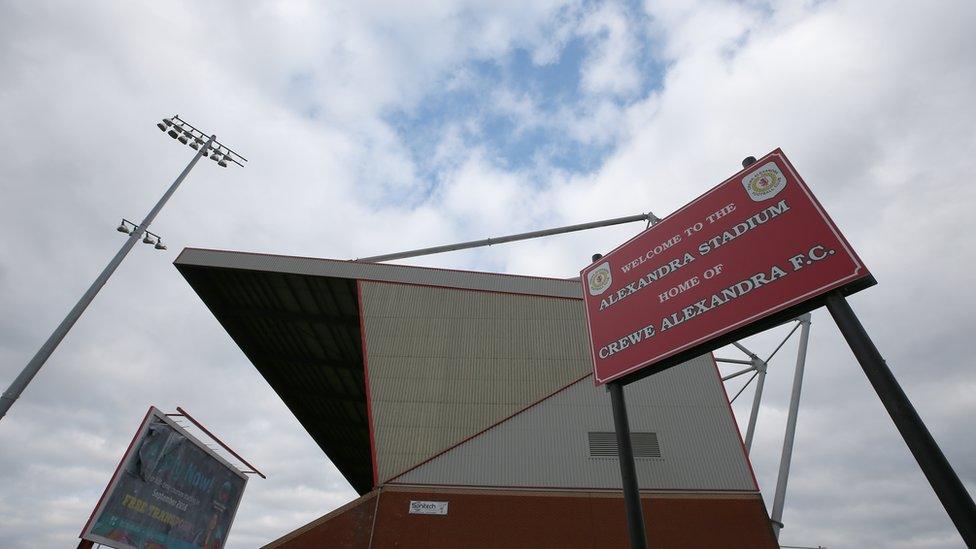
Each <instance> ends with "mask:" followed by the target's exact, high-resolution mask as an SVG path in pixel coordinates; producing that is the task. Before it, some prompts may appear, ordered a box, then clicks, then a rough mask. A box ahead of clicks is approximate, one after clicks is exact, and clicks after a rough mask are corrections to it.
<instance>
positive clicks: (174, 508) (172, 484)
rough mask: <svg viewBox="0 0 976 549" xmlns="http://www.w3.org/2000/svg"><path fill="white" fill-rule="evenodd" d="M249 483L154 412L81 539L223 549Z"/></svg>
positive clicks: (123, 547) (159, 548)
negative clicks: (246, 485)
mask: <svg viewBox="0 0 976 549" xmlns="http://www.w3.org/2000/svg"><path fill="white" fill-rule="evenodd" d="M245 484H247V476H245V475H244V473H241V472H240V471H239V470H237V469H236V468H235V467H234V466H232V465H231V464H230V463H228V462H227V461H225V460H224V459H223V458H221V457H220V456H219V455H217V454H216V453H214V452H213V451H212V450H211V449H210V448H208V447H207V446H206V445H204V444H203V443H202V442H200V441H198V440H197V439H196V438H194V437H193V436H191V435H190V434H189V433H188V432H186V431H185V430H184V429H183V428H182V427H180V426H179V425H177V424H176V423H175V422H174V421H172V420H171V419H170V418H168V417H166V415H165V414H163V413H162V412H160V411H159V410H158V409H156V408H150V409H149V412H148V413H147V414H146V418H145V419H144V420H143V422H142V425H141V426H140V428H139V431H138V432H137V433H136V436H135V438H133V440H132V443H131V444H130V445H129V448H128V450H127V451H126V453H125V456H123V458H122V462H121V463H120V464H119V468H118V469H117V470H116V472H115V475H114V476H113V477H112V480H111V482H110V483H109V485H108V488H106V490H105V493H104V494H103V495H102V498H101V500H100V501H99V503H98V505H97V506H96V508H95V511H94V513H92V516H91V518H90V519H89V520H88V524H86V525H85V530H84V531H83V532H82V535H81V537H82V539H86V540H90V541H93V542H96V543H100V544H102V545H106V546H108V547H116V548H119V549H129V548H132V549H135V548H138V549H163V548H166V549H196V548H201V549H219V548H221V547H223V546H224V543H225V542H226V541H227V535H228V533H229V532H230V527H231V524H232V523H233V522H234V515H235V513H236V512H237V506H238V504H239V503H240V500H241V496H242V495H243V493H244V486H245Z"/></svg>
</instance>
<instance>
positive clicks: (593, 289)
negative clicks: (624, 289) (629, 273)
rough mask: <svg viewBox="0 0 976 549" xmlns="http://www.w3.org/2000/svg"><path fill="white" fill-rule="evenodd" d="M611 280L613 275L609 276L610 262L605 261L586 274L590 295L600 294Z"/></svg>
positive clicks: (608, 285) (605, 289)
mask: <svg viewBox="0 0 976 549" xmlns="http://www.w3.org/2000/svg"><path fill="white" fill-rule="evenodd" d="M611 282H613V277H611V276H610V263H608V262H606V261H604V262H603V263H601V264H600V266H599V267H597V268H596V269H593V270H592V271H590V272H589V273H587V275H586V285H587V286H588V287H589V289H590V295H600V294H602V293H603V292H605V291H607V288H609V287H610V283H611Z"/></svg>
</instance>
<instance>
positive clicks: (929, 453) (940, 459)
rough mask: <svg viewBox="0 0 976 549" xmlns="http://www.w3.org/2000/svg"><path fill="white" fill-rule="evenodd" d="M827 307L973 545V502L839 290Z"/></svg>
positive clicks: (975, 510)
mask: <svg viewBox="0 0 976 549" xmlns="http://www.w3.org/2000/svg"><path fill="white" fill-rule="evenodd" d="M827 310H828V311H830V316H832V317H834V322H836V323H837V327H838V328H840V331H841V333H842V334H843V335H844V339H846V340H847V344H848V345H850V347H851V351H853V352H854V356H855V357H857V361H858V362H859V363H860V364H861V368H862V369H863V370H864V374H865V375H866V376H867V377H868V381H870V382H871V385H872V386H873V387H874V390H875V391H876V392H877V393H878V398H880V399H881V403H882V404H884V407H885V410H887V411H888V415H889V416H891V421H892V422H894V424H895V427H897V428H898V432H899V433H901V436H902V438H903V439H905V444H907V445H908V449H909V450H910V451H911V452H912V455H913V456H915V460H916V461H917V462H918V465H919V467H921V468H922V472H923V473H924V474H925V478H927V479H928V481H929V484H931V485H932V489H933V490H934V491H935V495H936V496H938V497H939V501H941V502H942V506H943V507H945V510H946V512H947V513H948V514H949V518H950V519H952V522H953V524H955V525H956V529H957V530H959V535H960V536H962V539H963V541H964V542H965V543H966V545H967V546H968V547H976V505H974V504H973V498H972V497H971V496H970V495H969V493H968V492H967V491H966V488H965V486H963V484H962V482H961V481H960V480H959V477H958V476H957V475H956V472H955V471H954V470H953V469H952V465H950V464H949V461H948V460H947V459H946V457H945V455H943V453H942V450H941V449H940V448H939V445H938V444H937V443H936V442H935V439H933V438H932V435H931V434H930V433H929V430H928V429H927V428H926V427H925V424H924V423H923V422H922V418H920V417H918V412H916V411H915V407H914V406H912V403H911V401H910V400H908V396H906V395H905V392H904V391H902V389H901V386H900V385H899V384H898V381H897V380H896V379H895V376H894V375H893V374H892V373H891V370H890V369H889V368H888V365H887V364H886V363H885V360H884V358H883V357H882V356H881V353H880V352H879V351H878V348H877V347H875V346H874V342H873V341H871V338H870V337H869V336H868V334H867V332H866V331H864V326H862V325H861V321H860V320H858V318H857V316H856V315H855V314H854V311H853V310H852V309H851V306H850V305H849V304H848V303H847V299H845V298H844V296H843V295H842V294H840V293H839V292H834V293H831V294H830V295H828V296H827Z"/></svg>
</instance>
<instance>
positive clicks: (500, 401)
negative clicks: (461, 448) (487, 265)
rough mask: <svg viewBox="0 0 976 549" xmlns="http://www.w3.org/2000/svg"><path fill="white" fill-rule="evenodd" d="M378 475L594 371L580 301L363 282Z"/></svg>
mask: <svg viewBox="0 0 976 549" xmlns="http://www.w3.org/2000/svg"><path fill="white" fill-rule="evenodd" d="M361 295H362V310H361V314H362V315H363V327H364V333H365V339H366V356H367V367H368V376H369V388H370V398H371V405H372V417H373V426H374V440H375V445H376V467H377V473H378V476H379V481H380V482H382V481H384V480H387V479H389V478H391V477H393V476H395V475H397V474H399V473H402V472H403V471H405V470H406V469H408V468H409V467H412V466H414V465H417V464H418V463H420V462H422V461H424V460H426V459H428V458H430V457H431V456H433V455H435V454H436V453H437V452H439V451H442V450H444V449H446V448H448V447H450V446H451V445H454V444H456V443H458V442H460V441H462V440H464V439H465V438H467V437H470V436H471V435H474V434H476V433H478V432H479V431H481V430H483V429H485V428H487V427H489V426H490V425H492V424H494V423H496V422H498V421H500V420H502V419H504V418H506V417H508V416H509V415H511V414H513V413H515V412H517V411H519V410H521V409H523V408H524V407H526V406H527V405H529V404H531V403H533V402H535V401H537V400H539V399H540V398H543V397H545V396H547V395H549V394H551V393H552V392H553V391H555V390H557V389H559V388H561V387H564V386H565V385H567V384H569V383H571V382H572V381H574V380H576V379H579V378H580V377H581V376H583V375H586V373H587V372H589V371H590V370H591V369H592V366H591V364H590V359H589V356H588V352H589V350H588V345H587V342H586V338H585V327H584V326H585V324H584V322H585V320H584V317H583V309H582V302H581V301H580V300H576V299H560V298H549V297H536V296H527V295H511V294H503V293H492V292H484V291H470V290H455V289H445V288H434V287H425V286H412V285H403V284H389V283H379V282H367V281H363V282H361Z"/></svg>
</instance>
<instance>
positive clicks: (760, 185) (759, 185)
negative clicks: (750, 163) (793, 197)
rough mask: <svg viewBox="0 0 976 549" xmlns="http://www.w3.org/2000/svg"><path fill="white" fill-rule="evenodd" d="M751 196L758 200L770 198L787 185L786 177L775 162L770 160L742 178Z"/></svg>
mask: <svg viewBox="0 0 976 549" xmlns="http://www.w3.org/2000/svg"><path fill="white" fill-rule="evenodd" d="M742 186H743V187H745V188H746V192H747V193H749V198H751V199H753V200H754V201H756V202H762V201H763V200H769V199H770V198H772V197H774V196H776V195H777V194H779V192H780V191H782V190H783V188H784V187H786V177H785V176H784V175H783V172H781V171H779V166H777V165H776V163H775V162H769V163H767V164H766V165H764V166H763V167H761V168H759V169H758V170H756V171H754V172H752V173H751V174H749V175H748V176H747V177H746V178H745V179H743V180H742Z"/></svg>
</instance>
